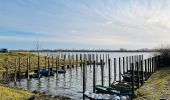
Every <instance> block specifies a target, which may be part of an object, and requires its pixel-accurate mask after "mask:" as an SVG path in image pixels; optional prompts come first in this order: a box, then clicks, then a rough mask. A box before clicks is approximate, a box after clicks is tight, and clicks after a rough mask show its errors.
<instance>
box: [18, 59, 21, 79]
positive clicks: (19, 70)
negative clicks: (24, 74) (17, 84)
mask: <svg viewBox="0 0 170 100" xmlns="http://www.w3.org/2000/svg"><path fill="white" fill-rule="evenodd" d="M18 63H19V66H18V67H19V69H18V76H19V79H20V73H21V58H20V57H19V58H18Z"/></svg>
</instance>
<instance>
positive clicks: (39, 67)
mask: <svg viewBox="0 0 170 100" xmlns="http://www.w3.org/2000/svg"><path fill="white" fill-rule="evenodd" d="M38 77H40V56H39V55H38Z"/></svg>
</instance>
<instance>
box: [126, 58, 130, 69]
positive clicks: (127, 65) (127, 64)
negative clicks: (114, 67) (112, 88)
mask: <svg viewBox="0 0 170 100" xmlns="http://www.w3.org/2000/svg"><path fill="white" fill-rule="evenodd" d="M128 67H129V63H128V57H126V72H127V71H128V70H129V68H128Z"/></svg>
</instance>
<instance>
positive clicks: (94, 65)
mask: <svg viewBox="0 0 170 100" xmlns="http://www.w3.org/2000/svg"><path fill="white" fill-rule="evenodd" d="M95 87H96V63H95V60H93V93H95V90H96V88H95Z"/></svg>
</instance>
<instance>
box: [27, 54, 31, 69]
mask: <svg viewBox="0 0 170 100" xmlns="http://www.w3.org/2000/svg"><path fill="white" fill-rule="evenodd" d="M28 59H29V70H31V57H29V58H28Z"/></svg>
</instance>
